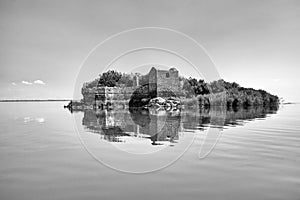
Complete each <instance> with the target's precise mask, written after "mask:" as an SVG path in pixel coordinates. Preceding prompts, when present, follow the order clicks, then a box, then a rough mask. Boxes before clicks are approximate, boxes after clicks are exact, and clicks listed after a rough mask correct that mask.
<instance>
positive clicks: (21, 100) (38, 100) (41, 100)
mask: <svg viewBox="0 0 300 200" xmlns="http://www.w3.org/2000/svg"><path fill="white" fill-rule="evenodd" d="M45 101H71V100H70V99H2V100H0V102H45Z"/></svg>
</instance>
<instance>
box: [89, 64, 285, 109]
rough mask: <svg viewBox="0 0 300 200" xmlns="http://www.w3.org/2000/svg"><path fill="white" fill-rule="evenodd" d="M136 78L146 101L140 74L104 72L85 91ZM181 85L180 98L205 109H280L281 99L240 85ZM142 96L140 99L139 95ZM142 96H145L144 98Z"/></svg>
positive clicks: (121, 84)
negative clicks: (275, 106)
mask: <svg viewBox="0 0 300 200" xmlns="http://www.w3.org/2000/svg"><path fill="white" fill-rule="evenodd" d="M136 77H138V82H139V85H141V86H140V89H137V91H136V92H135V93H134V94H135V95H133V96H140V97H141V98H146V96H145V95H146V93H145V92H139V91H140V90H143V91H144V90H145V85H147V84H148V75H145V76H142V75H140V74H125V73H120V72H117V71H114V70H110V71H107V72H104V73H102V74H101V75H100V77H99V78H97V79H95V80H94V81H92V82H89V83H86V84H85V87H87V88H93V87H96V86H108V87H115V86H117V87H132V86H135V85H136V81H137V80H136ZM179 81H180V84H181V88H182V89H181V90H180V94H179V96H180V97H183V98H184V97H185V98H197V101H198V103H199V104H200V106H202V107H208V106H212V105H225V104H226V105H227V106H228V107H238V106H244V107H246V106H267V105H277V104H278V103H279V99H278V97H277V96H275V95H272V94H270V93H268V92H266V91H264V90H255V89H253V88H244V87H241V86H240V85H239V84H237V83H235V82H233V83H230V82H226V81H224V80H222V79H221V80H218V81H213V82H211V83H206V82H205V81H204V80H202V79H199V80H197V79H195V78H191V77H190V78H188V79H187V78H184V77H180V78H179ZM137 93H140V95H137ZM141 93H143V94H142V95H141Z"/></svg>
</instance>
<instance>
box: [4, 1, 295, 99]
mask: <svg viewBox="0 0 300 200" xmlns="http://www.w3.org/2000/svg"><path fill="white" fill-rule="evenodd" d="M299 19H300V1H296V0H295V1H290V0H286V1H281V0H262V1H261V0H253V1H249V0H247V1H246V0H236V1H231V0H227V1H223V0H218V1H216V0H211V1H201V0H194V1H189V0H186V1H181V0H172V1H169V0H151V1H145V0H107V1H103V0H98V1H88V2H87V1H84V0H82V1H78V0H72V1H71V0H65V1H59V0H54V1H42V0H41V1H33V0H27V1H22V0H16V1H5V0H0V43H1V45H0V99H31V98H37V99H44V98H72V97H73V93H74V90H76V89H75V88H76V87H75V85H76V83H77V82H80V81H84V79H87V80H85V81H88V78H91V77H93V78H96V77H97V76H98V74H100V73H102V72H103V71H102V70H103V69H104V68H105V67H106V66H103V65H105V64H107V63H109V62H112V61H113V58H115V57H117V56H119V55H121V52H123V53H124V50H125V49H127V50H128V49H133V48H134V45H133V43H132V41H135V42H134V44H135V45H136V46H138V44H139V42H140V41H143V40H147V41H151V42H153V41H154V44H152V46H162V47H164V48H166V49H173V50H174V51H175V50H176V52H178V53H179V54H180V55H184V56H188V57H189V58H188V60H191V61H192V62H193V63H194V64H196V65H197V67H200V69H201V73H204V75H203V74H202V75H200V76H206V77H207V78H208V79H209V78H211V77H212V76H211V74H209V73H208V74H206V75H205V73H207V69H208V68H211V67H212V66H213V65H212V63H210V62H209V59H207V55H206V56H205V53H204V51H200V50H198V51H197V50H190V49H189V48H187V47H186V46H184V44H185V42H184V41H183V40H182V41H181V39H180V38H176V36H170V37H169V38H168V37H167V35H168V34H167V35H165V36H164V37H165V39H164V40H161V42H159V41H158V40H157V38H156V37H155V36H153V35H152V34H144V35H143V34H138V35H135V36H136V37H135V40H133V38H131V39H128V41H127V42H125V41H124V40H120V41H119V43H118V42H117V41H118V40H116V41H115V42H114V43H113V44H111V43H108V44H107V45H108V46H103V47H102V48H103V49H101V48H100V49H98V50H97V51H95V52H94V53H95V55H94V56H96V57H95V58H94V59H93V58H92V57H93V55H92V57H91V58H89V60H88V61H87V62H86V63H85V64H84V65H83V66H84V67H83V68H84V69H81V65H82V63H83V60H84V58H85V57H86V56H87V55H88V53H89V52H90V51H91V50H92V49H93V48H94V47H95V46H96V45H98V44H99V43H100V42H102V41H104V40H105V39H107V38H108V37H109V36H111V35H113V34H116V33H119V32H121V31H124V30H128V29H132V28H137V27H163V28H170V29H174V30H178V31H180V32H183V33H185V34H187V35H189V36H191V37H192V38H194V39H195V40H196V41H198V42H199V43H200V44H201V45H202V46H203V47H204V48H205V50H206V51H207V52H208V54H209V56H210V58H211V59H212V60H213V63H214V64H215V67H216V69H217V72H218V73H219V75H220V77H221V78H223V79H224V80H227V81H235V82H237V83H239V84H240V85H242V86H245V87H253V88H256V89H259V88H260V89H264V90H266V91H268V92H271V93H272V94H275V95H278V96H279V97H283V98H284V99H286V100H287V101H300V95H299V91H300V81H299V78H298V76H299V74H300V73H299V72H300V67H299V63H300V56H299V55H300V39H299V35H300V23H299ZM162 35H163V34H162ZM171 35H172V34H171ZM174 40H175V41H176V42H170V41H174ZM155 41H156V42H157V43H155ZM168 41H169V42H168ZM187 46H190V45H187ZM109 48H111V49H109ZM153 51H154V50H150V49H148V50H142V51H136V52H132V53H129V54H127V55H126V56H124V57H121V58H120V59H118V60H117V61H115V62H113V65H111V67H112V68H117V69H118V68H119V69H120V70H122V71H126V72H131V70H132V69H133V68H135V67H139V66H141V65H143V64H145V63H153V64H155V63H158V64H160V65H166V66H169V65H172V67H176V68H177V69H178V70H179V72H180V74H181V75H184V76H187V77H188V76H194V77H198V76H199V73H196V72H195V71H193V70H192V68H191V70H188V67H191V66H190V65H189V64H188V63H186V62H185V61H184V60H183V59H181V58H178V56H174V55H173V54H170V52H163V51H155V53H153ZM101 53H102V54H101ZM105 59H106V60H105ZM197 59H198V60H197ZM170 67H171V66H170ZM203 67H204V68H203ZM90 69H91V70H90ZM80 70H81V72H80ZM79 72H80V73H79ZM78 74H79V78H78V79H77V75H78ZM213 74H214V72H213ZM93 78H92V79H93ZM204 78H205V77H204ZM78 84H79V83H78ZM78 93H80V91H78Z"/></svg>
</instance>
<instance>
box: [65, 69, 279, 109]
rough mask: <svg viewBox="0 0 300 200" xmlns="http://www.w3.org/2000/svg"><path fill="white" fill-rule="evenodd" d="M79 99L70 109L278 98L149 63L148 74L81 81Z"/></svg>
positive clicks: (239, 103)
mask: <svg viewBox="0 0 300 200" xmlns="http://www.w3.org/2000/svg"><path fill="white" fill-rule="evenodd" d="M81 93H82V95H83V98H82V99H81V100H80V101H71V102H70V103H69V104H68V105H67V106H65V107H67V108H69V109H70V110H82V109H117V108H123V109H124V108H128V107H129V108H131V109H135V108H150V107H151V108H155V109H165V110H171V109H175V110H176V109H180V108H182V107H185V106H197V107H198V106H199V107H211V106H226V107H227V108H236V107H249V106H277V105H278V104H279V98H278V97H277V96H275V95H272V94H270V93H268V92H266V91H264V90H255V89H253V88H244V87H241V86H240V85H239V84H237V83H235V82H233V83H230V82H226V81H224V80H222V79H221V80H217V81H213V82H210V83H206V82H205V81H204V80H202V79H199V80H197V79H195V78H192V77H190V78H185V77H182V76H180V75H179V71H178V70H177V69H176V68H170V69H169V70H162V69H158V68H155V67H152V68H151V70H150V71H149V73H148V74H146V75H142V74H139V73H135V74H125V73H120V72H117V71H114V70H110V71H107V72H104V73H103V74H101V75H100V76H99V78H96V79H95V80H93V81H91V82H87V83H84V85H83V87H82V90H81Z"/></svg>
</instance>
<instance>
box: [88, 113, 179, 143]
mask: <svg viewBox="0 0 300 200" xmlns="http://www.w3.org/2000/svg"><path fill="white" fill-rule="evenodd" d="M82 123H83V125H84V126H85V127H86V128H87V129H88V130H89V131H92V132H95V133H98V134H100V135H101V136H102V137H103V139H105V140H108V141H111V142H120V141H121V139H120V138H121V137H122V136H134V137H143V138H149V139H151V141H152V144H157V143H156V142H157V141H169V142H174V141H176V140H178V132H179V127H180V115H176V116H172V115H171V114H168V113H164V114H162V115H150V114H149V112H148V111H146V110H143V111H133V112H129V111H125V112H124V111H123V112H122V111H107V110H97V111H96V112H95V111H93V110H85V111H84V118H83V121H82Z"/></svg>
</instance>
